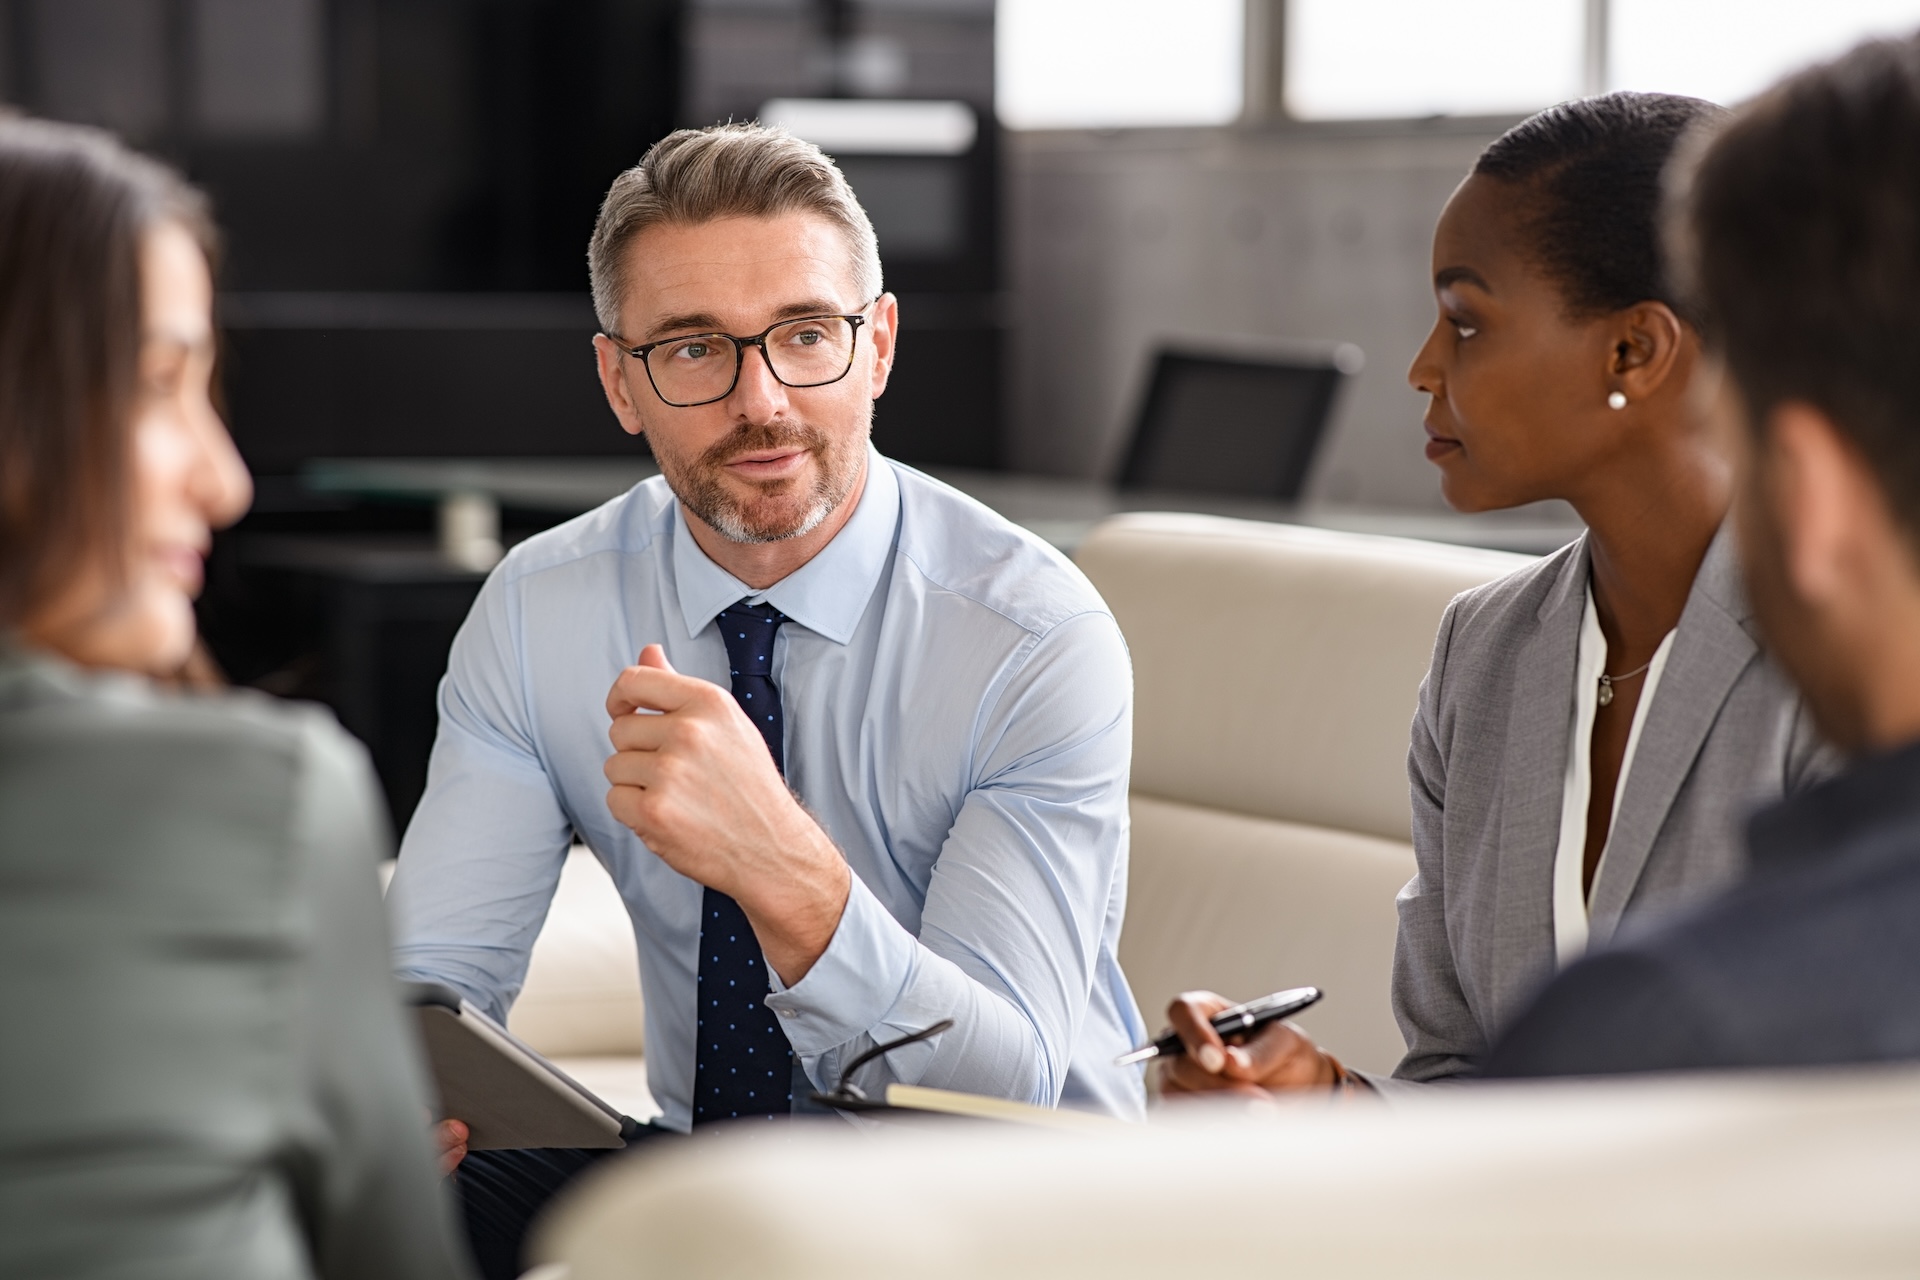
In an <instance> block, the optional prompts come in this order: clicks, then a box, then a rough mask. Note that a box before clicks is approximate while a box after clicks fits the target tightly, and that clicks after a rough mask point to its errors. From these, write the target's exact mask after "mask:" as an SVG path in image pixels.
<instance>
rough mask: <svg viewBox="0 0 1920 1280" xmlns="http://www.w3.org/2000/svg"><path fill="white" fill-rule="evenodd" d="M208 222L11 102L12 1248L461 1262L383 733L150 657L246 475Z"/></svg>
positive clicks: (6, 1047) (7, 1214)
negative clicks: (378, 737) (361, 731)
mask: <svg viewBox="0 0 1920 1280" xmlns="http://www.w3.org/2000/svg"><path fill="white" fill-rule="evenodd" d="M212 241H213V237H212V230H211V224H210V223H209V221H208V219H207V214H206V211H205V207H204V205H203V203H202V201H201V199H200V197H199V196H198V195H197V193H195V192H194V191H192V190H191V189H190V188H188V187H187V186H186V185H185V184H183V183H182V182H181V181H180V180H179V179H178V178H177V177H175V176H174V175H173V174H172V173H170V172H169V171H168V170H166V169H164V168H163V167H161V166H160V165H157V164H155V163H153V162H151V161H149V160H146V159H143V158H141V157H139V156H137V155H134V154H133V153H131V152H129V151H127V150H126V149H125V148H123V147H121V146H120V145H118V144H117V143H115V142H114V141H113V140H112V139H110V138H108V137H107V136H106V135H104V134H100V133H97V132H94V131H91V130H84V129H78V128H73V127H69V126H61V125H53V124H47V123H43V122H37V121H29V120H21V119H8V120H0V1274H5V1275H54V1274H58V1275H63V1276H105V1275H136V1274H137V1275H141V1276H180V1277H189V1276H190V1277H195V1278H196V1280H205V1278H207V1277H234V1278H235V1280H239V1278H241V1277H245V1278H247V1280H260V1278H261V1277H287V1278H288V1280H293V1278H295V1277H308V1276H314V1275H320V1276H339V1277H349V1276H351V1277H387V1276H391V1277H401V1276H409V1277H452V1276H458V1275H461V1274H462V1273H463V1266H462V1262H461V1258H460V1254H459V1252H458V1246H457V1244H456V1243H455V1239H456V1238H455V1236H454V1234H453V1232H452V1230H451V1222H450V1217H449V1214H448V1213H447V1210H446V1207H445V1206H444V1205H443V1204H442V1203H441V1200H440V1194H441V1193H440V1191H439V1189H438V1186H437V1179H436V1178H435V1175H434V1171H433V1159H432V1155H431V1152H430V1149H429V1146H428V1142H427V1135H426V1132H425V1124H424V1112H423V1107H422V1098H423V1087H422V1086H423V1082H422V1079H421V1073H420V1068H419V1065H418V1063H417V1062H416V1061H415V1058H414V1054H413V1051H412V1049H411V1047H410V1045H409V1043H408V1041H407V1040H406V1038H405V1035H404V1032H403V1023H402V1021H401V1014H400V1011H399V1009H398V1007H397V1006H396V1003H395V1001H394V998H393V995H392V988H391V983H390V980H389V978H388V976H387V969H388V960H387V956H388V947H387V939H386V932H385V927H384V923H383V921H382V917H381V908H380V902H379V898H378V891H377V888H376V881H375V866H376V862H377V860H378V858H379V857H380V856H382V854H383V852H384V850H385V849H386V847H387V835H386V832H385V831H384V830H383V828H382V825H381V821H380V817H379V810H378V809H377V808H376V804H375V799H374V792H373V788H372V782H371V778H370V776H369V770H368V767H367V763H366V758H365V754H364V753H363V752H362V751H361V750H360V748H359V747H357V746H356V745H355V744H354V743H353V742H352V740H351V739H349V738H348V737H347V736H346V735H345V734H344V733H343V732H342V731H341V730H340V728H339V727H338V726H337V725H336V724H334V723H333V722H332V721H331V720H330V719H329V718H328V717H326V716H325V715H324V714H322V713H320V712H317V711H315V710H313V709H311V708H301V707H294V706H289V705H285V704H280V703H275V702H271V701H269V700H267V699H265V698H262V697H259V696H256V695H244V694H213V695H188V694H182V693H178V692H174V691H171V690H170V689H169V688H168V687H166V686H165V685H164V684H162V683H160V682H158V681H156V680H154V679H152V678H151V677H166V676H170V675H172V674H174V673H176V672H177V671H179V669H180V668H181V666H182V665H183V664H184V663H185V662H186V660H187V659H188V657H189V655H190V654H191V653H192V651H193V647H194V643H195V625H194V614H193V596H194V595H195V594H196V593H197V592H198V590H199V587H200V579H201V561H202V557H203V556H204V555H205V554H206V551H207V548H208V542H209V538H210V536H211V531H212V530H213V529H215V528H217V527H219V526H221V525H224V524H227V523H229V522H230V521H232V520H234V519H236V518H237V517H238V516H239V515H240V514H241V513H242V512H243V511H244V510H245V509H246V506H247V502H248V500H249V497H250V484H249V481H248V478H247V473H246V470H245V468H244V467H243V466H242V465H241V462H240V458H239V456H238V454H237V453H235V451H234V448H233V445H232V442H231V441H230V440H229V439H228V438H227V434H226V430H225V428H224V427H223V426H222V425H221V422H220V419H219V417H218V416H217V414H216V413H215V411H214V408H213V405H212V402H211V400H210V397H209V392H210V387H211V379H212V370H213V352H214V337H213V328H212V301H213V291H212V279H211V274H210V270H209V253H210V249H211V247H212Z"/></svg>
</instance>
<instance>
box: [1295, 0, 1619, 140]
mask: <svg viewBox="0 0 1920 1280" xmlns="http://www.w3.org/2000/svg"><path fill="white" fill-rule="evenodd" d="M1585 31H1586V6H1585V4H1584V3H1583V2H1582V0H1449V2H1448V3H1446V4H1436V3H1434V0H1289V2H1288V4H1287V43H1286V82H1285V93H1286V103H1287V112H1288V114H1289V115H1291V116H1293V117H1294V118H1295V119H1300V120H1340V119H1346V120H1351V119H1367V118H1376V119H1377V118H1391V117H1410V116H1434V115H1454V116H1470V115H1497V114H1504V113H1509V112H1516V113H1517V112H1525V111H1534V110H1537V109H1539V108H1541V107H1544V106H1547V105H1549V104H1551V103H1555V102H1559V101H1562V100H1563V99H1566V98H1571V97H1574V96H1576V95H1577V94H1579V92H1580V84H1581V70H1582V65H1583V55H1584V47H1585V41H1584V36H1585Z"/></svg>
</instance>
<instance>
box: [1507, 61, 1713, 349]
mask: <svg viewBox="0 0 1920 1280" xmlns="http://www.w3.org/2000/svg"><path fill="white" fill-rule="evenodd" d="M1724 114H1725V112H1724V111H1723V110H1722V109H1721V108H1720V107H1717V106H1715V105H1714V104H1712V103H1711V102H1703V101H1701V100H1700V99H1698V98H1682V97H1676V96H1674V95H1673V94H1666V93H1609V94H1606V95H1605V96H1603V97H1598V98H1581V99H1578V100H1576V101H1573V102H1563V103H1561V104H1560V105H1559V106H1557V107H1549V108H1547V109H1546V110H1545V111H1542V112H1540V113H1539V114H1537V115H1532V116H1529V117H1527V118H1526V119H1525V120H1522V121H1521V122H1520V123H1519V124H1517V125H1515V126H1514V127H1513V128H1511V129H1509V130H1507V131H1506V132H1505V133H1503V134H1501V135H1500V136H1499V137H1498V138H1496V139H1495V140H1494V141H1493V144H1492V145H1491V146H1489V147H1488V148H1487V149H1486V150H1485V151H1483V152H1481V153H1480V158H1479V159H1478V160H1477V161H1475V162H1474V166H1473V171H1474V173H1475V174H1478V175H1482V176H1485V177H1488V178H1495V179H1498V180H1500V181H1502V182H1509V183H1513V184H1515V185H1516V186H1518V187H1521V188H1522V189H1523V204H1522V206H1521V207H1522V211H1523V212H1522V218H1523V221H1522V227H1523V228H1524V234H1525V235H1526V236H1527V238H1528V240H1529V241H1530V243H1529V244H1528V246H1527V249H1528V251H1529V253H1530V256H1531V257H1532V258H1534V260H1535V261H1537V262H1538V263H1539V264H1540V265H1541V266H1542V267H1544V268H1545V269H1546V272H1547V274H1548V275H1549V276H1551V277H1552V278H1553V280H1554V281H1555V283H1557V284H1558V285H1559V286H1560V289H1561V292H1562V293H1563V294H1564V295H1565V297H1566V300H1567V303H1568V305H1569V307H1570V308H1571V309H1572V310H1573V311H1574V312H1575V313H1576V314H1600V313H1605V312H1609V311H1619V310H1622V309H1624V308H1626V307H1631V306H1633V305H1635V304H1636V303H1641V302H1648V301H1653V302H1664V303H1666V304H1667V305H1668V306H1670V307H1672V308H1673V309H1674V310H1675V311H1676V312H1678V313H1679V314H1680V315H1681V317H1682V318H1683V319H1686V320H1689V321H1691V320H1692V319H1693V317H1692V316H1691V315H1690V314H1688V311H1687V308H1686V307H1685V305H1684V303H1683V302H1682V300H1681V299H1680V298H1679V297H1678V296H1677V295H1676V293H1675V291H1674V290H1673V289H1672V287H1671V285H1670V284H1669V282H1668V280H1667V275H1666V271H1665V269H1664V257H1665V255H1664V253H1663V252H1662V246H1661V243H1660V229H1659V228H1660V197H1661V175H1662V173H1663V171H1664V170H1665V169H1666V166H1667V162H1668V160H1669V159H1671V158H1672V156H1673V153H1674V149H1675V147H1676V146H1677V145H1678V144H1679V142H1680V139H1681V138H1682V137H1683V136H1685V134H1686V133H1687V132H1688V131H1689V130H1690V129H1693V128H1694V127H1695V126H1696V125H1699V124H1700V123H1701V122H1702V121H1709V120H1714V119H1717V118H1719V117H1721V116H1723V115H1724Z"/></svg>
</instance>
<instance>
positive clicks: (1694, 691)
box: [1393, 524, 1835, 1080]
mask: <svg viewBox="0 0 1920 1280" xmlns="http://www.w3.org/2000/svg"><path fill="white" fill-rule="evenodd" d="M1589 572H1590V560H1589V557H1588V552H1587V541H1586V538H1585V537H1584V536H1582V537H1581V538H1580V540H1579V541H1577V542H1575V543H1573V544H1572V545H1571V546H1568V547H1566V548H1563V549H1562V550H1561V551H1559V552H1557V553H1555V554H1554V555H1551V556H1549V557H1547V558H1546V559H1545V560H1542V561H1541V562H1540V563H1539V564H1537V565H1529V566H1528V567H1527V568H1525V569H1521V570H1519V571H1518V572H1516V573H1512V574H1509V575H1508V576H1507V577H1505V578H1502V579H1500V580H1499V581H1497V582H1491V583H1488V584H1487V585H1486V586H1483V587H1478V588H1475V589H1474V590H1472V591H1468V592H1466V593H1464V594H1462V595H1461V596H1459V597H1458V598H1457V599H1455V600H1454V601H1453V603H1452V604H1450V605H1449V606H1447V612H1446V614H1445V616H1444V617H1443V618H1442V619H1441V622H1440V634H1439V637H1438V639H1437V640H1436V641H1435V643H1434V650H1433V665H1432V666H1431V667H1430V668H1429V669H1428V671H1427V678H1426V680H1425V681H1423V682H1422V683H1421V686H1420V706H1419V711H1418V713H1417V714H1416V715H1415V717H1414V722H1413V743H1412V747H1411V749H1410V750H1409V752H1408V754H1407V772H1408V774H1409V776H1410V779H1411V781H1412V784H1413V846H1414V854H1415V862H1416V871H1415V875H1414V878H1413V879H1412V880H1411V881H1410V882H1409V883H1408V884H1407V887H1406V888H1405V889H1403V890H1401V891H1400V898H1399V906H1400V937H1399V943H1398V945H1397V946H1396V948H1395V950H1394V963H1393V1009H1394V1015H1395V1017H1397V1018H1398V1019H1399V1022H1400V1031H1401V1034H1402V1035H1403V1036H1405V1037H1406V1042H1407V1054H1406V1057H1405V1058H1403V1059H1401V1062H1400V1065H1399V1066H1398V1067H1397V1068H1396V1069H1395V1070H1394V1075H1395V1076H1396V1077H1398V1078H1401V1079H1405V1080H1436V1079H1442V1078H1445V1077H1448V1076H1455V1075H1463V1074H1470V1073H1471V1072H1473V1071H1474V1070H1475V1069H1476V1068H1477V1067H1478V1066H1479V1064H1480V1063H1482V1062H1483V1061H1484V1060H1485V1057H1486V1053H1487V1050H1488V1047H1489V1046H1490V1045H1491V1043H1492V1042H1493V1040H1494V1038H1495V1037H1496V1036H1497V1034H1498V1033H1499V1032H1500V1031H1501V1030H1502V1029H1503V1028H1504V1027H1505V1026H1506V1024H1507V1023H1508V1022H1509V1021H1510V1020H1511V1019H1512V1018H1513V1017H1514V1016H1515V1015H1517V1014H1518V1013H1519V1012H1520V1011H1521V1010H1522V1008H1524V1007H1525V1005H1526V1004H1527V1002H1528V1001H1529V999H1530V998H1531V997H1532V996H1533V995H1534V994H1535V993H1536V992H1537V991H1538V989H1539V988H1540V987H1541V986H1542V985H1543V984H1544V983H1545V982H1546V980H1547V979H1548V978H1550V977H1552V976H1553V972H1554V939H1553V860H1554V853H1555V850H1556V848H1557V846H1558V844H1559V839H1560V809H1561V798H1562V791H1563V785H1564V782H1565V777H1566V768H1567V745H1568V739H1569V737H1570V736H1571V733H1572V723H1571V722H1572V717H1573V679H1574V666H1575V662H1576V660H1577V656H1578V652H1579V644H1580V625H1581V620H1582V618H1583V616H1584V614H1585V610H1586V591H1587V578H1588V574H1589ZM1834 764H1835V761H1834V759H1833V757H1832V755H1831V753H1830V752H1829V751H1828V750H1827V749H1826V748H1824V747H1823V746H1822V745H1821V744H1820V743H1819V741H1818V739H1817V738H1816V737H1815V735H1814V731H1813V726H1812V724H1811V722H1810V721H1809V719H1808V718H1807V716H1806V714H1805V712H1804V711H1803V710H1802V708H1801V705H1800V701H1799V698H1798V697H1797V696H1796V694H1795V693H1794V691H1793V689H1792V687H1791V686H1790V685H1789V684H1788V683H1787V681H1786V679H1785V678H1784V677H1783V676H1782V675H1781V673H1780V672H1779V670H1778V669H1777V668H1776V667H1774V666H1773V665H1772V664H1771V663H1769V662H1768V661H1766V659H1765V658H1764V657H1762V656H1761V654H1760V651H1759V648H1758V647H1757V644H1756V641H1755V635H1754V628H1753V621H1752V614H1751V611H1750V610H1749V609H1748V607H1747V603H1746V598H1745V594H1744V592H1743V591H1742V589H1741V585H1740V574H1739V566H1738V563H1737V562H1736V559H1735V551H1734V545H1733V538H1732V530H1731V524H1728V525H1726V526H1723V527H1722V528H1721V530H1720V532H1719V533H1718V535H1716V536H1715V538H1714V540H1713V543H1712V545H1711V546H1710V547H1709V548H1708V550H1707V555H1706V559H1705V560H1704V561H1703V562H1702V564H1701V566H1700V572H1699V574H1698V575H1697V576H1696V577H1695V579H1694V583H1693V590H1692V592H1691V593H1690V594H1689V595H1688V597H1687V603H1686V608H1685V609H1684V610H1683V611H1682V613H1681V615H1680V625H1679V630H1678V634H1677V635H1675V637H1674V641H1673V649H1672V650H1671V651H1670V653H1669V655H1668V658H1667V665H1666V670H1665V672H1664V673H1663V674H1662V676H1661V678H1660V687H1659V690H1658V692H1657V693H1656V695H1655V697H1654V700H1653V705H1652V706H1651V707H1650V708H1649V709H1648V712H1647V719H1646V723H1645V725H1644V726H1643V727H1642V729H1641V732H1640V743H1639V746H1638V747H1637V748H1636V750H1635V754H1634V760H1633V767H1632V769H1631V771H1630V772H1629V774H1628V776H1627V787H1626V791H1625V793H1624V794H1623V795H1622V796H1621V802H1620V811H1619V813H1618V815H1617V816H1616V817H1615V819H1614V828H1613V835H1612V837H1611V838H1610V840H1609V842H1608V845H1607V850H1606V856H1605V858H1604V859H1603V860H1602V861H1601V864H1600V868H1599V873H1598V875H1597V876H1596V877H1595V879H1594V884H1593V891H1592V896H1591V898H1590V912H1591V918H1592V926H1591V938H1592V945H1593V946H1594V947H1596V948H1597V947H1600V946H1602V945H1604V944H1605V943H1606V942H1607V940H1608V939H1609V938H1610V937H1612V936H1613V934H1614V932H1615V931H1616V930H1617V929H1618V928H1619V927H1620V924H1621V922H1622V920H1623V919H1627V918H1629V917H1633V918H1646V917H1648V916H1650V915H1652V914H1654V913H1665V912H1667V911H1669V910H1672V909H1675V908H1677V907H1680V906H1683V905H1686V904H1688V903H1691V902H1693V901H1695V900H1697V899H1699V898H1700V897H1702V896H1703V895H1705V894H1707V893H1710V892H1711V891H1713V890H1716V889H1720V888H1722V887H1724V886H1726V885H1727V884H1729V883H1730V882H1731V881H1733V880H1734V879H1735V878H1736V877H1738V876H1739V875H1740V874H1741V872H1742V871H1743V870H1744V868H1745V854H1744V852H1743V845H1742V842H1741V839H1740V824H1741V820H1742V819H1743V818H1744V816H1745V814H1746V812H1747V811H1748V810H1749V809H1750V808H1752V807H1753V806H1754V805H1756V804H1758V803H1760V802H1763V801H1767V800H1772V799H1775V798H1778V797H1779V796H1780V795H1782V794H1783V793H1786V792H1790V791H1795V790H1798V789H1800V788H1801V787H1803V786H1805V785H1807V784H1808V783H1809V782H1811V781H1814V780H1817V779H1818V778H1820V777H1823V776H1825V775H1826V774H1827V773H1829V772H1831V771H1832V769H1833V767H1834Z"/></svg>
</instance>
